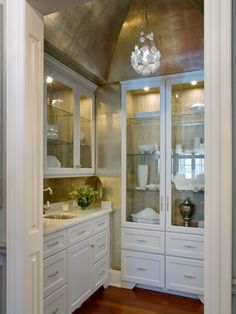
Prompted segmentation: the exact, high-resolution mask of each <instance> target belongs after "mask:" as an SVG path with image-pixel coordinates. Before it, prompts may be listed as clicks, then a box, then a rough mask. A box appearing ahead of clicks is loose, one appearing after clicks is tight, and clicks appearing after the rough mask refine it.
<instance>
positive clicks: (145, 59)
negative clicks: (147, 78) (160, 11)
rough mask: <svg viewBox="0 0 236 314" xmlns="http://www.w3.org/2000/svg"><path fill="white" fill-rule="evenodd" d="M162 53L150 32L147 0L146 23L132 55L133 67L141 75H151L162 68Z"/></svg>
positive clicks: (143, 24)
mask: <svg viewBox="0 0 236 314" xmlns="http://www.w3.org/2000/svg"><path fill="white" fill-rule="evenodd" d="M160 60H161V53H160V50H159V49H158V48H157V47H156V45H155V41H154V35H153V32H151V31H150V27H149V21H148V17H147V0H145V10H144V22H143V23H142V25H141V31H140V36H139V40H138V43H137V44H136V45H135V47H134V50H133V51H132V54H131V65H132V67H133V68H134V70H135V71H136V72H137V73H138V74H141V75H150V74H152V73H154V72H155V71H156V70H157V69H158V68H159V66H160Z"/></svg>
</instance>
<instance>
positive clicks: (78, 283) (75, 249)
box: [68, 238, 93, 313]
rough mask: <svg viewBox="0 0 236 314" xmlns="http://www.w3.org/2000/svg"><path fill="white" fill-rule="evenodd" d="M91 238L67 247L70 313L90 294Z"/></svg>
mask: <svg viewBox="0 0 236 314" xmlns="http://www.w3.org/2000/svg"><path fill="white" fill-rule="evenodd" d="M92 265H93V262H92V238H89V239H87V240H84V241H82V242H80V243H78V244H76V245H74V246H72V247H70V248H69V249H68V304H69V313H72V312H73V311H75V310H76V309H77V308H79V307H80V305H81V304H82V303H83V302H84V301H85V300H86V299H87V298H88V297H89V296H90V295H91V294H92V289H93V287H92V280H93V278H92V271H91V270H92Z"/></svg>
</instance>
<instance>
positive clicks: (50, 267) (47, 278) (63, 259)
mask: <svg viewBox="0 0 236 314" xmlns="http://www.w3.org/2000/svg"><path fill="white" fill-rule="evenodd" d="M66 270H67V254H66V250H64V251H62V252H60V253H57V254H55V255H53V256H50V257H48V258H46V259H44V261H43V295H44V298H45V297H47V296H48V295H49V294H51V293H53V292H54V291H55V290H56V289H58V288H60V287H62V286H63V285H64V284H65V283H66V282H67V271H66Z"/></svg>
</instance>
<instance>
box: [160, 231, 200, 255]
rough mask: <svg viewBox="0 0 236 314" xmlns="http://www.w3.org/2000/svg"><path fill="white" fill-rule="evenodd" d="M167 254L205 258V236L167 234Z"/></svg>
mask: <svg viewBox="0 0 236 314" xmlns="http://www.w3.org/2000/svg"><path fill="white" fill-rule="evenodd" d="M166 254H167V255H172V256H180V257H187V258H196V259H203V256H204V255H203V254H204V238H203V236H198V235H191V234H188V235H186V234H180V233H179V234H178V233H167V234H166Z"/></svg>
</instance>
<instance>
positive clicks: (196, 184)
mask: <svg viewBox="0 0 236 314" xmlns="http://www.w3.org/2000/svg"><path fill="white" fill-rule="evenodd" d="M192 177H194V176H193V175H192ZM172 182H173V183H174V185H175V187H176V189H177V190H179V191H193V192H199V191H203V190H204V175H203V174H199V175H197V176H196V178H195V179H187V178H186V176H185V174H183V173H177V174H176V175H175V176H174V177H173V179H172Z"/></svg>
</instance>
